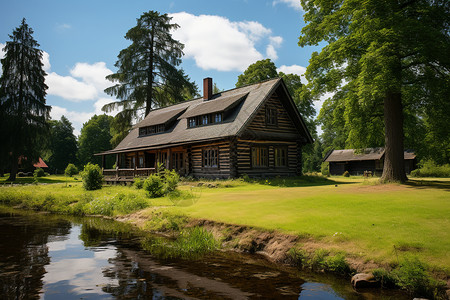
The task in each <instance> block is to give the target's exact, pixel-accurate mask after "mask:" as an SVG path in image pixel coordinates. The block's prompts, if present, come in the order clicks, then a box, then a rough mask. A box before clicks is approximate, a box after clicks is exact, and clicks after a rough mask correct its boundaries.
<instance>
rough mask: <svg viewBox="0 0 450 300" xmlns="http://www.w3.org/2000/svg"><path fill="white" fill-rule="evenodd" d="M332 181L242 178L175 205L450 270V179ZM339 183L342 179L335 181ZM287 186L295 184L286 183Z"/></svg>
mask: <svg viewBox="0 0 450 300" xmlns="http://www.w3.org/2000/svg"><path fill="white" fill-rule="evenodd" d="M330 181H332V182H333V184H326V185H325V184H321V185H316V186H312V185H310V186H308V185H306V186H293V187H280V186H278V185H274V184H271V183H270V181H269V182H268V183H266V184H261V183H249V184H246V183H243V184H240V185H237V186H235V187H231V188H220V187H218V188H202V190H201V196H200V197H199V199H198V200H197V201H196V202H195V203H192V205H190V206H184V207H176V208H169V209H170V210H173V211H177V212H182V213H184V214H187V215H188V216H189V217H192V218H205V219H210V220H215V221H221V222H225V223H231V224H240V225H249V226H254V227H259V228H263V229H269V230H273V229H275V230H279V231H282V232H287V233H291V234H297V235H300V236H307V237H310V238H312V239H313V240H314V243H316V244H317V246H318V247H322V248H323V247H327V248H333V249H336V250H337V251H345V252H346V253H350V254H353V255H356V256H360V257H366V258H371V259H375V260H376V261H378V262H382V263H398V259H397V257H398V256H400V257H401V256H403V255H406V254H411V253H412V254H414V255H415V256H417V257H418V258H419V259H420V260H421V261H424V262H426V263H428V264H431V265H434V266H438V267H440V268H447V269H446V272H447V273H450V270H449V269H448V266H450V256H449V255H448V249H450V230H449V229H450V180H449V179H439V182H438V183H437V184H435V183H434V182H432V181H427V182H425V181H422V182H421V184H418V182H417V181H416V180H414V181H412V183H410V184H409V185H399V184H388V185H380V184H378V183H377V179H364V178H362V177H361V178H355V177H349V178H343V177H335V178H333V177H332V178H331V179H330ZM336 185H337V186H336ZM287 186H289V185H287Z"/></svg>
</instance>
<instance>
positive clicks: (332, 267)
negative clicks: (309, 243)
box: [325, 253, 351, 275]
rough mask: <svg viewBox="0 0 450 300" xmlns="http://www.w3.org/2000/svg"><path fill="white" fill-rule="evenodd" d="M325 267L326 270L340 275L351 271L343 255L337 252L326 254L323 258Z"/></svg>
mask: <svg viewBox="0 0 450 300" xmlns="http://www.w3.org/2000/svg"><path fill="white" fill-rule="evenodd" d="M325 265H326V269H327V270H328V271H331V272H334V273H339V274H342V275H347V274H350V273H351V269H350V266H349V265H348V263H347V261H346V260H345V255H344V254H342V253H338V254H336V255H335V256H328V257H327V258H326V259H325Z"/></svg>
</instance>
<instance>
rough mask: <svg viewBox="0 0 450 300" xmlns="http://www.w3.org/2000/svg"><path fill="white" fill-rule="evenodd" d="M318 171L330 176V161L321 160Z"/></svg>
mask: <svg viewBox="0 0 450 300" xmlns="http://www.w3.org/2000/svg"><path fill="white" fill-rule="evenodd" d="M320 172H321V173H322V175H323V176H330V163H329V162H323V163H322V164H321V165H320Z"/></svg>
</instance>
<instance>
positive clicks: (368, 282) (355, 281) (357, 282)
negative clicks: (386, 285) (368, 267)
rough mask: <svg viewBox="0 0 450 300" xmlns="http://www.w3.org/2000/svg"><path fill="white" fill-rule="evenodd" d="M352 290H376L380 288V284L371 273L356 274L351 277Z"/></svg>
mask: <svg viewBox="0 0 450 300" xmlns="http://www.w3.org/2000/svg"><path fill="white" fill-rule="evenodd" d="M352 285H353V287H354V288H376V287H380V285H381V284H380V282H379V281H377V280H376V279H375V277H374V276H373V274H371V273H358V274H356V275H354V276H353V277H352Z"/></svg>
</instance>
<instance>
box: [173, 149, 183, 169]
mask: <svg viewBox="0 0 450 300" xmlns="http://www.w3.org/2000/svg"><path fill="white" fill-rule="evenodd" d="M183 165H184V163H183V152H174V153H172V167H173V168H174V169H175V170H181V169H183Z"/></svg>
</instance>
